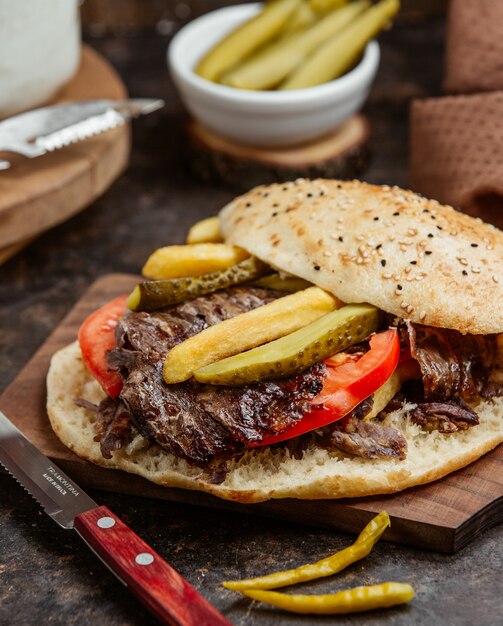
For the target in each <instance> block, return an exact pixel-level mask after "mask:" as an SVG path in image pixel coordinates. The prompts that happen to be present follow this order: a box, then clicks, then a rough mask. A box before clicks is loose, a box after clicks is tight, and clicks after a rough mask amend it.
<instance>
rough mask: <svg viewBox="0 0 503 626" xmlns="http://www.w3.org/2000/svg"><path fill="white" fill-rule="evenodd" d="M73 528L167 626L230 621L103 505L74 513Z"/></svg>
mask: <svg viewBox="0 0 503 626" xmlns="http://www.w3.org/2000/svg"><path fill="white" fill-rule="evenodd" d="M74 528H75V530H76V531H77V532H78V533H79V535H80V536H81V537H82V538H83V539H84V541H85V542H86V543H87V544H88V545H89V546H90V547H91V548H92V549H93V550H94V552H95V553H96V554H97V555H98V556H99V557H100V558H101V559H102V561H103V562H104V563H105V564H106V565H107V566H108V567H109V568H110V569H111V570H112V571H113V572H114V574H116V576H117V577H118V578H119V579H120V580H121V581H122V582H124V583H125V584H127V586H128V587H129V589H130V591H132V592H133V593H134V594H135V595H136V596H137V598H138V599H139V600H140V601H141V602H143V604H145V606H146V607H147V608H148V609H149V610H150V611H151V612H152V613H153V614H154V615H155V616H156V617H157V618H158V619H159V620H160V621H161V622H163V623H165V624H170V626H231V623H230V622H229V621H228V620H227V619H225V617H224V616H223V615H221V614H220V613H219V612H218V611H217V609H215V608H214V607H213V606H212V605H211V604H210V603H209V602H207V601H206V600H205V599H204V598H203V597H202V596H201V595H199V593H198V592H197V591H196V590H195V589H194V588H193V587H191V585H189V583H188V582H187V581H186V580H185V579H184V578H182V576H180V574H178V572H176V571H175V570H174V569H173V568H172V567H171V566H170V565H168V563H166V561H164V559H163V558H162V557H160V556H159V555H158V554H157V552H155V551H154V550H152V548H150V546H149V545H147V544H146V543H145V542H144V541H143V540H142V539H140V537H138V535H136V534H135V533H134V532H133V531H132V530H131V529H130V528H129V527H128V526H126V524H124V522H122V521H121V520H120V519H119V518H118V517H117V516H116V515H115V514H114V513H112V511H110V509H109V508H107V507H106V506H100V507H97V508H95V509H92V510H90V511H86V512H85V513H81V514H80V515H77V517H76V518H75V521H74Z"/></svg>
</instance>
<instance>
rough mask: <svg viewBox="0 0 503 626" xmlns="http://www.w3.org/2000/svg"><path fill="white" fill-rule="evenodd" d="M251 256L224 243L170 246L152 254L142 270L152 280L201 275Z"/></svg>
mask: <svg viewBox="0 0 503 626" xmlns="http://www.w3.org/2000/svg"><path fill="white" fill-rule="evenodd" d="M249 256H250V255H249V254H248V252H246V251H245V250H243V249H242V248H236V247H233V246H227V245H226V244H224V243H198V244H194V245H190V246H166V247H165V248H158V249H157V250H155V252H153V253H152V254H151V255H150V256H149V258H148V259H147V262H146V263H145V265H144V266H143V270H142V273H143V275H144V276H145V278H149V279H151V280H166V279H170V278H184V277H187V276H200V275H202V274H209V273H211V272H219V271H222V270H225V269H228V268H229V267H231V266H232V265H236V264H237V263H240V262H241V261H244V259H246V258H247V257H249Z"/></svg>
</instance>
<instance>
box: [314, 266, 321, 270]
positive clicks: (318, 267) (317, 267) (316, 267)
mask: <svg viewBox="0 0 503 626" xmlns="http://www.w3.org/2000/svg"><path fill="white" fill-rule="evenodd" d="M313 267H314V269H315V270H316V271H319V270H321V267H320V266H319V265H313Z"/></svg>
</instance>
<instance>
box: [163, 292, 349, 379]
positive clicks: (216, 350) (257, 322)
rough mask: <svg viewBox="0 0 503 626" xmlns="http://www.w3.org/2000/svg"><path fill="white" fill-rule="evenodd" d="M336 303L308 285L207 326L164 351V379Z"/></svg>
mask: <svg viewBox="0 0 503 626" xmlns="http://www.w3.org/2000/svg"><path fill="white" fill-rule="evenodd" d="M338 306H340V303H339V301H338V300H337V298H335V297H334V296H332V295H330V294H329V293H327V292H326V291H323V289H320V288H319V287H310V288H309V289H305V290H304V291H298V292H296V293H293V294H290V295H288V296H285V297H284V298H279V299H277V300H274V301H273V302H269V303H268V304H265V305H263V306H261V307H258V308H257V309H253V310H252V311H248V312H247V313H241V314H240V315H236V316H235V317H232V318H230V319H228V320H225V321H223V322H220V323H219V324H215V325H214V326H210V327H209V328H206V329H205V330H203V331H202V332H200V333H198V334H197V335H194V336H193V337H190V338H189V339H186V340H185V341H183V342H182V343H180V344H178V345H177V346H175V347H174V348H173V349H172V350H171V351H170V352H169V353H168V356H167V358H166V361H165V363H164V369H163V376H164V380H165V381H166V382H167V383H168V384H172V383H179V382H182V381H184V380H187V379H189V378H190V377H191V376H192V375H193V373H194V372H195V371H196V370H198V369H200V368H202V367H204V366H206V365H209V364H210V363H213V362H215V361H219V360H221V359H224V358H226V357H228V356H232V355H234V354H238V353H241V352H244V351H245V350H249V349H250V348H254V347H255V346H259V345H262V344H264V343H267V342H269V341H273V340H274V339H278V338H279V337H283V336H285V335H288V334H289V333H291V332H293V331H295V330H298V329H299V328H302V327H304V326H306V325H308V324H310V323H311V322H313V321H315V320H317V319H319V318H320V317H322V316H323V315H326V314H327V313H329V312H330V311H333V310H334V309H335V308H337V307H338Z"/></svg>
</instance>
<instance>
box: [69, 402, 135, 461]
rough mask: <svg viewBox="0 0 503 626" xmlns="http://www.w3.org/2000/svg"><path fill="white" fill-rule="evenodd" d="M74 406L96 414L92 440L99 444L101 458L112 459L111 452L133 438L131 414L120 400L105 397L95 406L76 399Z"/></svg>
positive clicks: (133, 430)
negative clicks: (94, 435)
mask: <svg viewBox="0 0 503 626" xmlns="http://www.w3.org/2000/svg"><path fill="white" fill-rule="evenodd" d="M75 404H76V405H77V406H82V407H84V408H85V409H88V410H89V411H94V412H95V413H96V416H97V420H96V423H95V425H94V428H95V431H96V437H95V438H94V439H95V441H99V442H100V449H101V454H102V455H103V458H105V459H110V458H112V452H114V451H115V450H119V449H120V448H122V447H123V446H125V445H126V444H127V443H129V442H130V441H131V439H132V438H133V436H134V434H135V432H136V431H135V429H134V427H133V424H132V422H131V413H130V412H129V409H128V408H127V406H126V405H125V404H124V402H122V401H121V400H119V399H114V398H108V397H107V398H105V399H104V400H102V401H101V402H100V404H99V405H96V404H93V403H92V402H88V401H87V400H83V399H82V398H77V399H75Z"/></svg>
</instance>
